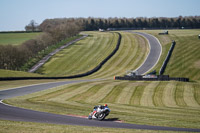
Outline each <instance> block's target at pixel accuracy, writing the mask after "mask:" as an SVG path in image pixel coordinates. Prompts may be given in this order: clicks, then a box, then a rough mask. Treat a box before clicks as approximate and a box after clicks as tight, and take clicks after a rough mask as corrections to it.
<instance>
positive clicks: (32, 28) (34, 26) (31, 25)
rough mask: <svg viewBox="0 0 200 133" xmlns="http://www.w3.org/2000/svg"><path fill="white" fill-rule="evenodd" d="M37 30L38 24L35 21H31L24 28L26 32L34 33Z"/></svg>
mask: <svg viewBox="0 0 200 133" xmlns="http://www.w3.org/2000/svg"><path fill="white" fill-rule="evenodd" d="M37 28H38V24H37V23H36V22H35V20H31V21H30V23H29V24H28V25H26V26H25V29H26V31H36V30H37Z"/></svg>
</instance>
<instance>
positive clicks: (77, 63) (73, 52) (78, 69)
mask: <svg viewBox="0 0 200 133" xmlns="http://www.w3.org/2000/svg"><path fill="white" fill-rule="evenodd" d="M86 34H89V36H88V37H87V38H85V39H83V40H81V41H79V42H77V43H75V44H74V45H71V46H69V47H67V48H65V49H63V50H62V51H61V52H59V53H57V54H56V55H55V56H54V57H52V58H51V59H50V60H49V61H48V62H47V63H46V64H45V65H43V66H42V67H41V68H40V69H39V70H38V71H37V72H39V73H42V74H45V75H48V76H62V75H74V74H80V73H84V72H87V71H89V70H92V69H93V68H95V67H96V66H97V65H98V64H99V63H100V62H101V61H102V60H103V59H105V58H106V57H107V56H108V55H109V54H110V53H111V52H112V51H113V50H114V48H115V46H116V42H117V39H118V35H117V34H116V33H107V32H106V33H98V32H87V33H86ZM55 70H56V71H55Z"/></svg>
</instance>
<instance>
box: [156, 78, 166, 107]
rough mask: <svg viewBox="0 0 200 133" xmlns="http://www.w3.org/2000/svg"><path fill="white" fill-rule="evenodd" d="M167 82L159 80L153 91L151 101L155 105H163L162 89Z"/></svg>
mask: <svg viewBox="0 0 200 133" xmlns="http://www.w3.org/2000/svg"><path fill="white" fill-rule="evenodd" d="M166 84H167V83H162V82H160V84H159V85H158V86H157V87H156V88H155V92H154V95H153V103H154V105H155V106H160V107H162V106H164V103H163V91H164V86H166Z"/></svg>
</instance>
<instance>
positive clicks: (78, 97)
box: [68, 84, 103, 102]
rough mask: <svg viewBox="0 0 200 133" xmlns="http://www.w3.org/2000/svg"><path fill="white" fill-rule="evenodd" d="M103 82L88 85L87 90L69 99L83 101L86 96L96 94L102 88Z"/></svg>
mask: <svg viewBox="0 0 200 133" xmlns="http://www.w3.org/2000/svg"><path fill="white" fill-rule="evenodd" d="M102 87H103V85H102V84H96V85H92V86H90V87H88V88H89V89H88V90H87V91H86V92H83V93H80V94H78V95H75V96H74V97H72V98H70V99H68V100H69V101H79V102H83V101H84V100H85V99H86V98H88V97H90V96H92V95H94V94H96V93H97V92H98V90H99V89H100V88H102Z"/></svg>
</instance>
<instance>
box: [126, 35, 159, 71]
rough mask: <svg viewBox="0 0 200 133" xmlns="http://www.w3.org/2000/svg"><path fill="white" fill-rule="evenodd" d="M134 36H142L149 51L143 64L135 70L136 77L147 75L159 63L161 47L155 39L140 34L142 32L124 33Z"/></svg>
mask: <svg viewBox="0 0 200 133" xmlns="http://www.w3.org/2000/svg"><path fill="white" fill-rule="evenodd" d="M126 32H130V33H134V34H138V35H140V36H143V37H145V38H146V39H147V41H148V44H149V47H150V51H149V54H148V56H147V58H146V60H145V61H144V62H143V64H142V65H141V66H140V67H139V68H137V69H136V70H135V71H137V73H138V75H143V74H145V73H147V72H148V71H149V70H151V69H152V68H153V67H154V66H155V65H156V64H157V62H158V61H159V59H160V56H161V53H162V46H161V44H160V42H159V41H158V39H157V38H155V37H154V36H152V35H150V34H147V33H142V32H133V31H126Z"/></svg>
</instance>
